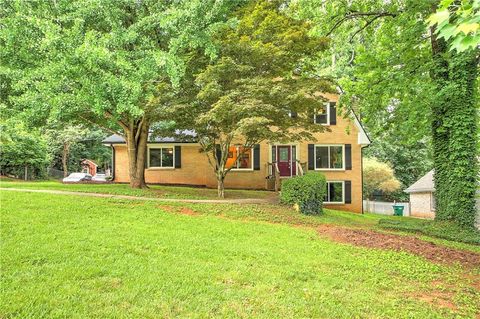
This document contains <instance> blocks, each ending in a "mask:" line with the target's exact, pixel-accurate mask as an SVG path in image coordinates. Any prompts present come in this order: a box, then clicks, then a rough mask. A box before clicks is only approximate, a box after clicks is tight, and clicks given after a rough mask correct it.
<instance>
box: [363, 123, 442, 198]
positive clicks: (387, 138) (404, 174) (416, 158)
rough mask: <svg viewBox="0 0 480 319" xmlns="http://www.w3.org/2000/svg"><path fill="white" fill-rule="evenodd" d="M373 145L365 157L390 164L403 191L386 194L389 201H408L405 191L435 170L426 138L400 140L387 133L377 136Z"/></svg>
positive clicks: (429, 144)
mask: <svg viewBox="0 0 480 319" xmlns="http://www.w3.org/2000/svg"><path fill="white" fill-rule="evenodd" d="M376 137H377V138H376V139H375V140H374V143H373V145H371V146H370V147H368V148H366V149H365V151H364V153H363V154H364V156H365V157H374V158H377V159H378V160H379V161H381V162H385V163H389V164H390V165H391V167H392V168H393V172H394V175H395V178H397V179H398V180H399V181H400V183H401V189H399V190H398V191H395V192H393V193H390V194H386V197H387V199H388V200H396V201H408V194H407V193H405V192H403V189H405V188H407V187H408V186H410V185H412V184H413V183H414V182H416V181H417V180H418V179H419V178H420V177H422V176H423V175H425V174H426V173H427V172H428V171H430V170H431V169H432V168H433V162H432V151H431V143H430V141H429V139H427V138H425V139H423V140H419V141H411V142H410V141H403V140H399V139H398V137H397V133H396V132H395V131H394V132H390V131H386V132H383V134H381V133H378V134H376Z"/></svg>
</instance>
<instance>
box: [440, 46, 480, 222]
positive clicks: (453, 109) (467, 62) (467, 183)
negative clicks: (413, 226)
mask: <svg viewBox="0 0 480 319" xmlns="http://www.w3.org/2000/svg"><path fill="white" fill-rule="evenodd" d="M475 55H476V53H475V52H471V51H470V52H468V51H467V52H463V53H459V54H455V55H454V56H451V57H449V58H448V59H447V60H445V55H443V54H438V55H437V56H436V61H437V63H438V68H437V69H435V73H434V74H435V76H436V77H437V78H438V80H437V81H438V94H437V101H436V102H435V103H433V104H432V108H433V111H434V113H433V116H434V121H433V125H432V126H433V152H434V169H435V171H434V172H435V173H434V181H435V197H436V200H437V201H436V203H437V208H436V213H435V218H436V219H438V220H444V221H453V222H456V223H457V224H459V225H463V226H465V227H473V225H474V222H475V214H476V209H475V193H476V189H477V187H478V182H479V167H478V165H479V164H478V154H479V149H478V144H477V140H476V139H477V138H478V130H479V126H478V125H479V118H478V116H479V115H478V96H477V94H478V93H477V90H478V87H477V85H478V84H477V83H476V81H477V77H478V64H477V61H478V60H477V58H476V56H475Z"/></svg>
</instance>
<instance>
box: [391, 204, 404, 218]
mask: <svg viewBox="0 0 480 319" xmlns="http://www.w3.org/2000/svg"><path fill="white" fill-rule="evenodd" d="M403 208H404V207H403V206H402V205H393V216H403Z"/></svg>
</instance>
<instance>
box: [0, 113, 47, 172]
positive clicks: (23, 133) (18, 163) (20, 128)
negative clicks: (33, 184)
mask: <svg viewBox="0 0 480 319" xmlns="http://www.w3.org/2000/svg"><path fill="white" fill-rule="evenodd" d="M0 132H1V135H0V137H1V138H0V154H1V155H2V156H1V157H0V167H1V171H2V174H12V175H15V176H17V177H20V176H22V177H25V176H24V174H25V173H24V172H25V169H26V170H27V176H28V177H29V178H35V177H43V176H45V173H46V168H47V165H48V163H49V161H50V158H49V156H48V151H47V143H46V141H45V139H44V138H43V137H42V136H41V135H40V134H39V133H38V132H36V131H31V130H28V129H27V128H26V127H25V126H24V125H23V123H21V122H14V121H3V122H2V123H1V125H0Z"/></svg>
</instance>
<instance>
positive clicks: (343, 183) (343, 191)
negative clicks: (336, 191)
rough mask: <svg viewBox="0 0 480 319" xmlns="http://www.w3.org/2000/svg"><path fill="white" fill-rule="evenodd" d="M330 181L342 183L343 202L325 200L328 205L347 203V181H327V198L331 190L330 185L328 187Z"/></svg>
mask: <svg viewBox="0 0 480 319" xmlns="http://www.w3.org/2000/svg"><path fill="white" fill-rule="evenodd" d="M329 183H342V201H341V202H324V204H327V205H343V204H345V181H327V198H328V197H329V196H328V192H329V191H330V187H328V184H329Z"/></svg>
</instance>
